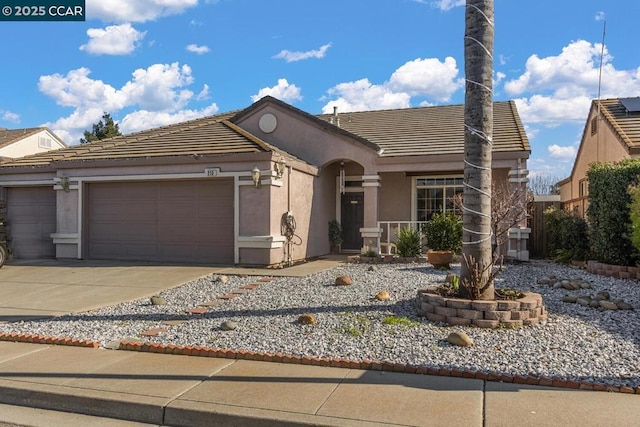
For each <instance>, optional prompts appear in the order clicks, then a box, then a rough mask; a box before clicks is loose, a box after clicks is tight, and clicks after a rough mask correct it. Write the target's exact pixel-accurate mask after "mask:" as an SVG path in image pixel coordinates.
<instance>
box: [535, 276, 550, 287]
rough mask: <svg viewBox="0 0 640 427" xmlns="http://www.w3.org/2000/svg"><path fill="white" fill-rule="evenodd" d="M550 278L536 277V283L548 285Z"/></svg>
mask: <svg viewBox="0 0 640 427" xmlns="http://www.w3.org/2000/svg"><path fill="white" fill-rule="evenodd" d="M550 284H551V279H550V278H548V277H543V278H542V279H538V285H550Z"/></svg>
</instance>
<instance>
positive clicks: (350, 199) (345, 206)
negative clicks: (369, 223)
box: [340, 193, 364, 251]
mask: <svg viewBox="0 0 640 427" xmlns="http://www.w3.org/2000/svg"><path fill="white" fill-rule="evenodd" d="M341 200H342V201H341V213H340V215H341V218H340V219H341V222H342V232H343V234H344V241H343V242H342V249H343V250H348V251H349V250H357V251H360V249H362V235H361V234H360V229H361V228H362V227H363V225H364V193H345V194H343V195H342V198H341Z"/></svg>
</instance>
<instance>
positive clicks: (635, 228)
mask: <svg viewBox="0 0 640 427" xmlns="http://www.w3.org/2000/svg"><path fill="white" fill-rule="evenodd" d="M629 194H630V195H631V205H630V206H629V210H630V211H631V214H630V215H631V243H633V246H635V248H636V254H639V253H640V188H639V187H632V188H630V189H629ZM636 256H637V255H636Z"/></svg>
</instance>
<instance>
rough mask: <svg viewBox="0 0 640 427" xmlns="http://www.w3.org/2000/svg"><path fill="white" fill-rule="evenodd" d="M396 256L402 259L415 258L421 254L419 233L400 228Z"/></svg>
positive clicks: (411, 229)
mask: <svg viewBox="0 0 640 427" xmlns="http://www.w3.org/2000/svg"><path fill="white" fill-rule="evenodd" d="M396 249H397V250H398V255H400V256H402V257H417V256H420V255H421V254H422V236H421V235H420V231H418V230H416V229H413V228H410V227H401V228H400V229H399V230H398V240H397V241H396Z"/></svg>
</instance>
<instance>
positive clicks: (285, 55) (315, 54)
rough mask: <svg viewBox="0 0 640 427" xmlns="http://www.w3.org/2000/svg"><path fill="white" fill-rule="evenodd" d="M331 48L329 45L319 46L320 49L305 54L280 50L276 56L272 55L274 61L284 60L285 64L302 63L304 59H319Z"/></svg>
mask: <svg viewBox="0 0 640 427" xmlns="http://www.w3.org/2000/svg"><path fill="white" fill-rule="evenodd" d="M330 47H331V43H327V44H325V45H322V46H320V49H315V50H308V51H306V52H292V51H290V50H282V51H280V53H278V54H277V55H274V56H273V58H275V59H284V60H285V61H287V62H296V61H302V60H304V59H310V58H317V59H321V58H324V56H325V55H326V53H327V50H329V48H330Z"/></svg>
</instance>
